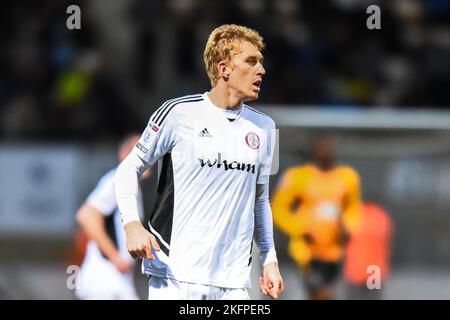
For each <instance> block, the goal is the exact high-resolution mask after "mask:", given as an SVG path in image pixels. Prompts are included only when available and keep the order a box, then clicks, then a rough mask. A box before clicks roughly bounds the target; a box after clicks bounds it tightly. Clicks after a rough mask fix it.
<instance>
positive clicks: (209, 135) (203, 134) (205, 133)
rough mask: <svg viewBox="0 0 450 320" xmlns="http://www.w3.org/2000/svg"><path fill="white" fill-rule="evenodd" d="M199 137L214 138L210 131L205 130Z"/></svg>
mask: <svg viewBox="0 0 450 320" xmlns="http://www.w3.org/2000/svg"><path fill="white" fill-rule="evenodd" d="M198 136H199V137H212V135H211V134H210V133H209V131H208V129H207V128H205V129H203V130H202V131H200V133H199V134H198Z"/></svg>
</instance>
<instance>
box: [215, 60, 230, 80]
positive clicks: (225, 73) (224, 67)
mask: <svg viewBox="0 0 450 320" xmlns="http://www.w3.org/2000/svg"><path fill="white" fill-rule="evenodd" d="M217 69H218V71H219V77H221V78H222V79H223V80H225V81H228V79H229V78H230V73H231V68H230V66H229V63H228V61H226V60H222V61H220V62H219V63H218V64H217Z"/></svg>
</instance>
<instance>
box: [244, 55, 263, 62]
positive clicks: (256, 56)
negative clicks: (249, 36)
mask: <svg viewBox="0 0 450 320" xmlns="http://www.w3.org/2000/svg"><path fill="white" fill-rule="evenodd" d="M258 58H259V60H260V61H263V60H264V56H263V55H262V54H254V55H250V56H248V57H247V59H258Z"/></svg>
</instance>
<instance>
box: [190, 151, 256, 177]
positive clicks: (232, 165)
mask: <svg viewBox="0 0 450 320" xmlns="http://www.w3.org/2000/svg"><path fill="white" fill-rule="evenodd" d="M198 160H199V161H200V165H201V167H202V168H203V167H204V166H206V165H208V167H210V168H211V167H214V166H217V168H222V166H223V169H224V170H225V171H227V170H241V171H247V172H251V173H255V165H254V164H248V163H243V162H237V161H229V160H222V154H221V153H217V158H216V159H214V161H211V160H209V159H208V160H206V161H205V160H204V159H198Z"/></svg>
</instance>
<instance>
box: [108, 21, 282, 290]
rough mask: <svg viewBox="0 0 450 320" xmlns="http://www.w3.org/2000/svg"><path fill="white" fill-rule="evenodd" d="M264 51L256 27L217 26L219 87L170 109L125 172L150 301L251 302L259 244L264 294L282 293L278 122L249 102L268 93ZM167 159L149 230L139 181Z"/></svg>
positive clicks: (134, 248) (211, 73)
mask: <svg viewBox="0 0 450 320" xmlns="http://www.w3.org/2000/svg"><path fill="white" fill-rule="evenodd" d="M263 46H264V44H263V39H262V38H261V36H260V35H259V34H258V33H257V32H256V31H254V30H252V29H249V28H247V27H243V26H237V25H223V26H220V27H218V28H217V29H215V30H214V31H213V32H212V33H211V34H210V36H209V39H208V41H207V43H206V48H205V51H204V61H205V65H206V71H207V74H208V77H209V79H210V82H211V85H212V89H211V90H210V91H209V92H205V93H203V94H194V95H190V96H184V97H181V98H176V99H172V100H169V101H167V102H165V103H163V104H162V106H161V107H160V108H159V109H158V110H157V111H156V112H155V113H153V115H152V116H151V117H150V120H149V122H148V125H147V127H146V129H145V131H144V132H143V134H142V136H141V138H140V140H139V142H138V143H137V145H136V147H135V148H134V149H133V151H132V152H131V153H130V155H129V156H128V157H127V158H126V159H125V160H124V161H123V162H122V163H121V165H120V166H119V169H118V170H117V173H116V181H117V183H116V195H117V200H118V204H119V208H120V211H121V213H122V219H123V224H124V227H125V232H126V239H127V247H128V250H129V252H130V253H131V255H132V256H134V257H135V258H139V257H143V258H144V260H143V265H144V271H145V273H146V274H148V275H150V276H151V277H150V280H149V299H249V295H248V292H247V289H246V288H248V287H250V286H251V283H250V282H251V281H250V269H251V256H252V242H253V239H254V240H255V243H256V245H257V246H258V248H259V253H260V260H261V263H262V266H263V268H262V276H261V277H260V279H259V280H260V288H261V291H262V293H263V294H265V295H268V296H270V297H272V298H278V297H279V295H280V293H281V292H282V291H283V281H282V278H281V276H280V273H279V269H278V263H277V257H276V251H275V246H274V241H273V225H272V212H271V208H270V205H269V191H268V190H269V176H270V167H271V161H272V155H273V150H274V143H275V139H274V138H273V131H274V129H275V124H274V122H273V121H272V119H271V118H269V117H268V116H266V115H264V114H262V113H261V112H259V111H257V110H255V109H253V108H250V107H249V106H247V105H245V104H244V102H245V101H249V100H255V99H257V98H258V95H259V92H260V85H261V81H262V78H263V76H264V74H265V70H264V67H263V65H262V60H263V56H262V54H261V50H262V49H263ZM158 159H161V173H160V177H159V182H158V189H157V192H158V194H157V201H156V206H155V208H154V211H153V212H152V214H151V217H150V219H149V221H148V223H149V228H150V231H151V233H150V232H147V230H145V229H144V227H143V226H142V224H141V223H140V222H139V217H138V210H137V203H138V202H137V191H138V188H137V182H138V176H139V174H141V173H142V172H143V170H144V169H145V168H147V167H148V166H149V165H152V164H153V163H155V162H156V161H157V160H158Z"/></svg>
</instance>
